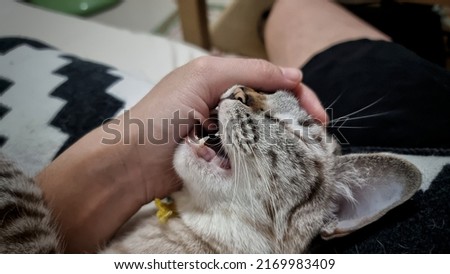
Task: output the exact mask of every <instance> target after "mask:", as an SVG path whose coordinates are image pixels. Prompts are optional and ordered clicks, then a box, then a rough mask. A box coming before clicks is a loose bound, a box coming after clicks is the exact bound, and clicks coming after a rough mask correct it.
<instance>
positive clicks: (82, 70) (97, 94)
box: [50, 56, 124, 157]
mask: <svg viewBox="0 0 450 274" xmlns="http://www.w3.org/2000/svg"><path fill="white" fill-rule="evenodd" d="M63 58H66V59H69V60H70V61H71V63H70V64H68V65H66V66H64V67H62V68H60V69H58V70H57V71H55V72H54V73H55V74H59V75H63V76H66V77H67V80H66V81H65V82H64V83H62V84H61V85H60V86H59V87H57V88H56V89H55V90H54V91H53V92H52V93H51V95H52V96H55V97H58V98H61V99H64V100H65V101H67V103H66V104H65V105H64V107H63V108H62V109H61V110H60V111H59V112H58V114H57V115H56V117H55V118H54V119H53V120H52V121H51V123H50V124H51V125H53V126H55V127H57V128H59V129H60V130H61V131H63V132H64V133H67V134H68V135H69V138H68V139H67V141H66V142H65V143H64V145H63V146H62V147H61V149H60V150H59V152H58V153H57V155H59V154H60V153H61V152H63V151H64V150H65V149H66V148H67V147H68V146H70V145H71V144H73V143H74V142H75V141H77V140H78V139H79V138H81V137H82V136H83V135H85V134H86V133H88V132H89V131H91V130H92V129H94V128H95V127H97V126H99V125H100V124H101V123H102V122H103V121H104V120H105V119H107V118H110V117H112V116H113V115H114V114H115V113H117V111H118V110H119V109H120V108H122V107H123V105H124V102H123V101H120V100H118V99H116V98H115V97H113V96H111V95H109V94H107V93H106V90H107V89H108V88H109V87H110V86H111V85H113V84H114V83H115V82H116V81H118V80H119V79H120V78H119V77H116V76H113V75H111V74H109V73H108V70H109V69H110V68H108V67H106V66H103V65H99V64H97V63H92V62H88V61H83V60H80V59H77V58H74V57H71V56H63ZM57 155H56V156H57ZM56 156H55V157H56Z"/></svg>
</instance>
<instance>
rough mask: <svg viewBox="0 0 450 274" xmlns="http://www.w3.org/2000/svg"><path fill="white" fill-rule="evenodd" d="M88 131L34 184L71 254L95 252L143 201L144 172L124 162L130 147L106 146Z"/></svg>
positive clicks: (100, 133) (97, 133) (97, 134)
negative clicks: (140, 179)
mask: <svg viewBox="0 0 450 274" xmlns="http://www.w3.org/2000/svg"><path fill="white" fill-rule="evenodd" d="M103 137H104V133H103V131H102V130H101V128H99V129H96V130H94V131H93V132H91V133H89V134H88V135H86V136H85V137H83V138H82V139H81V140H79V141H78V142H77V143H76V144H74V145H73V146H72V147H70V148H69V149H68V150H66V151H65V152H64V153H62V154H61V155H60V156H59V157H58V158H57V159H55V161H53V162H52V163H51V164H50V165H49V166H48V167H47V168H45V169H44V170H43V171H42V172H41V173H40V174H38V176H37V177H36V180H37V181H38V183H39V184H40V186H41V187H42V189H43V191H44V196H45V199H46V201H47V203H48V205H49V207H50V208H51V209H52V211H53V215H54V217H55V219H56V221H57V223H58V224H59V227H60V231H61V235H62V237H63V241H64V245H65V247H66V251H67V252H75V253H80V252H94V251H96V249H97V248H98V246H100V245H102V244H104V243H105V242H106V241H107V240H108V239H109V238H110V237H111V236H112V235H113V234H114V233H115V232H116V230H117V229H118V228H119V227H120V226H121V225H122V224H123V223H124V222H125V221H126V220H127V219H128V218H129V217H130V216H132V214H133V213H135V212H136V211H137V210H138V209H139V207H140V206H141V205H142V204H144V203H145V199H146V197H145V195H144V193H143V191H142V185H141V184H140V183H139V180H138V179H137V178H140V177H141V176H140V174H139V172H140V170H139V168H138V167H133V165H129V164H128V163H124V161H125V160H122V159H127V158H128V157H127V154H128V153H131V152H129V151H127V150H130V149H132V147H131V146H128V147H127V146H123V145H120V144H118V145H105V144H102V138H103Z"/></svg>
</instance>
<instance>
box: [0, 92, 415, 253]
mask: <svg viewBox="0 0 450 274" xmlns="http://www.w3.org/2000/svg"><path fill="white" fill-rule="evenodd" d="M212 116H213V117H216V119H217V123H218V125H219V126H218V128H219V129H218V132H217V133H215V132H213V133H211V132H209V133H208V134H205V133H202V132H200V131H193V132H192V134H191V135H190V136H189V137H187V138H186V140H185V142H184V143H182V144H181V145H180V146H179V147H178V148H177V151H176V154H175V157H174V166H175V169H176V171H177V173H178V174H179V176H180V177H181V178H182V179H183V182H184V185H183V189H182V190H181V191H179V192H177V193H174V194H173V195H172V197H171V198H172V200H173V201H174V203H175V205H176V209H177V214H176V215H175V216H173V217H171V218H169V219H168V220H167V221H166V222H161V221H160V220H158V219H157V217H156V214H155V212H154V210H153V209H152V210H150V215H148V216H147V215H146V214H148V213H149V212H147V213H143V212H141V213H139V214H142V215H139V214H138V215H137V216H135V217H134V218H133V219H132V220H131V221H130V222H129V223H128V224H126V225H125V226H124V227H123V228H122V230H121V232H119V233H118V235H117V236H116V237H115V238H114V239H113V240H112V242H111V243H109V244H108V246H106V247H105V248H104V249H103V250H102V252H105V253H141V252H145V253H301V252H307V251H308V247H309V245H310V243H311V241H312V240H313V239H314V238H315V237H317V236H319V235H320V236H321V237H322V238H325V239H330V238H333V237H339V236H344V235H346V234H349V233H351V232H353V231H355V230H357V229H359V228H361V227H363V226H365V225H367V224H369V223H371V222H373V221H375V220H377V219H378V218H380V217H381V216H382V215H384V214H385V213H386V212H387V211H389V210H390V209H392V208H394V207H396V206H397V205H399V204H401V203H403V202H405V201H406V200H407V199H409V198H410V197H411V196H412V195H413V194H414V193H415V192H416V191H417V190H418V188H419V187H420V183H421V174H420V172H419V171H418V170H417V168H416V167H415V166H413V165H412V164H410V163H408V162H406V161H404V160H401V159H400V158H397V157H396V156H395V155H390V154H358V155H356V154H355V155H345V156H341V155H340V154H339V146H338V145H337V143H336V142H335V141H334V140H333V139H332V138H331V137H329V136H328V135H327V134H326V132H325V129H324V127H323V126H322V125H321V124H320V123H317V122H316V121H315V120H314V119H312V118H311V117H310V116H308V115H307V113H306V112H305V111H304V110H302V109H301V108H300V107H299V106H298V102H297V99H296V98H295V97H294V96H293V95H291V94H290V93H289V92H286V91H277V92H276V93H273V94H265V93H260V92H256V91H254V90H252V89H250V88H247V87H244V86H238V85H236V86H233V87H231V88H230V89H228V90H227V91H226V92H225V93H224V94H223V95H222V97H221V101H220V103H219V106H218V107H217V109H216V110H214V111H213V114H212ZM0 169H1V180H2V182H1V185H0V187H1V189H0V191H1V193H0V195H1V196H0V212H1V214H2V215H3V216H6V217H3V219H4V220H3V222H2V223H1V229H2V232H1V233H0V252H57V251H59V249H58V241H57V237H56V236H55V235H56V234H55V233H54V228H53V226H52V225H51V223H50V221H49V218H50V216H49V213H48V210H47V209H45V207H44V206H43V203H42V202H41V199H42V198H41V194H40V191H39V189H37V187H36V186H34V185H33V183H32V182H31V181H30V179H28V178H26V177H24V176H22V175H18V176H17V177H16V180H15V181H16V182H11V181H10V180H9V179H10V178H11V177H12V175H13V173H16V174H17V171H15V170H13V169H12V168H11V167H10V166H9V165H8V164H7V163H6V162H5V161H3V160H2V162H1V167H0ZM14 206H17V207H14ZM5 220H6V221H5ZM23 224H27V225H28V226H27V230H24V231H27V232H26V233H25V232H24V233H21V230H20V229H21V227H24V225H23ZM31 227H33V228H35V232H34V234H32V233H30V232H28V231H30V230H29V229H28V228H31Z"/></svg>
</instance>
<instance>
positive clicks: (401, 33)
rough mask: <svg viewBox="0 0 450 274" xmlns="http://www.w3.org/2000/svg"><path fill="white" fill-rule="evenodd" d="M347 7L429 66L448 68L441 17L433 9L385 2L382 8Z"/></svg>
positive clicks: (385, 0) (428, 6) (382, 3)
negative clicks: (431, 64)
mask: <svg viewBox="0 0 450 274" xmlns="http://www.w3.org/2000/svg"><path fill="white" fill-rule="evenodd" d="M345 7H346V8H347V9H348V10H350V11H351V12H353V13H354V14H355V15H357V16H359V17H361V18H362V19H364V21H366V22H368V23H369V24H371V25H372V26H374V27H376V28H378V29H379V30H381V31H382V32H383V33H386V34H387V35H389V37H391V38H392V40H393V41H394V42H396V43H398V44H400V45H402V46H404V47H406V48H408V49H410V50H411V51H413V52H415V53H417V54H418V55H419V56H420V57H422V58H424V59H426V60H428V61H430V62H433V63H435V64H438V65H440V66H441V67H445V64H446V52H445V42H444V32H443V30H442V25H441V16H440V15H439V14H438V13H437V12H436V11H435V10H434V9H433V6H432V5H422V4H410V3H396V2H395V1H393V0H383V1H381V3H380V4H379V5H370V4H356V5H355V4H350V5H345ZM419 18H420V20H418V19H419Z"/></svg>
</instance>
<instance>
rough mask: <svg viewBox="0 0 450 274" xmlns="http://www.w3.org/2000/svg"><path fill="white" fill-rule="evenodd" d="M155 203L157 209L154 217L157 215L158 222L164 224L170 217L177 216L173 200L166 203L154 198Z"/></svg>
mask: <svg viewBox="0 0 450 274" xmlns="http://www.w3.org/2000/svg"><path fill="white" fill-rule="evenodd" d="M155 205H156V208H157V209H158V211H157V212H156V217H158V220H159V222H160V223H162V224H165V223H166V222H167V220H168V219H169V218H170V217H175V216H177V210H176V206H175V202H171V203H166V202H163V201H161V199H155Z"/></svg>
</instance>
